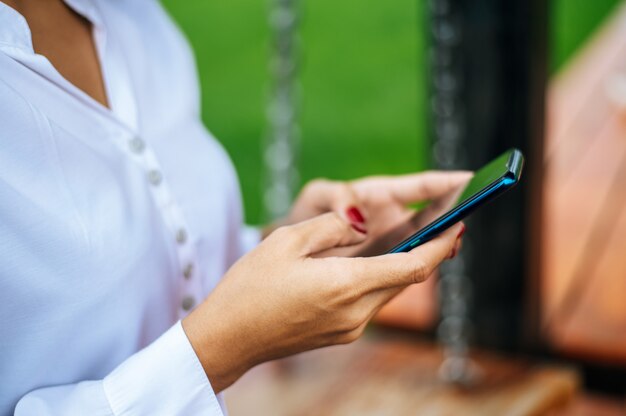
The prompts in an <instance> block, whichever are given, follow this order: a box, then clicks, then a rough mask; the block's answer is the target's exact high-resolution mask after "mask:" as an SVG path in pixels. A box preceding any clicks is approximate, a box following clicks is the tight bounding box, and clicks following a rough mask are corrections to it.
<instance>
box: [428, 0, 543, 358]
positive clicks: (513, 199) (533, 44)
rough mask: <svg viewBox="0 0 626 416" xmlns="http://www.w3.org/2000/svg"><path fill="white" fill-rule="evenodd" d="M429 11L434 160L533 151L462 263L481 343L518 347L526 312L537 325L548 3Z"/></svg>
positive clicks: (467, 165)
mask: <svg viewBox="0 0 626 416" xmlns="http://www.w3.org/2000/svg"><path fill="white" fill-rule="evenodd" d="M431 11H432V16H433V18H432V20H431V33H432V37H433V48H432V51H431V58H432V65H431V72H432V73H431V79H432V94H431V108H432V113H433V117H432V123H431V125H432V130H433V136H434V156H435V162H436V163H437V164H438V165H439V166H440V167H443V168H455V169H456V168H463V169H476V168H478V167H480V166H481V165H482V164H484V163H485V162H487V161H489V160H490V159H491V158H493V157H494V156H496V155H498V154H500V153H501V152H503V151H505V150H507V149H508V148H510V147H517V148H519V149H521V150H522V151H523V152H524V154H525V155H526V159H527V164H526V168H525V172H524V177H523V180H522V183H521V184H520V186H519V187H518V188H517V189H516V190H514V192H511V193H509V194H507V195H506V198H502V199H500V200H498V201H497V202H496V203H494V204H492V205H491V206H488V207H486V208H485V209H481V210H479V212H477V213H475V214H474V215H473V216H472V217H471V218H470V219H469V220H468V222H467V223H468V233H467V238H466V242H467V244H466V247H465V248H464V251H465V255H464V256H463V257H462V262H463V263H462V267H463V270H462V274H463V275H464V276H467V277H468V279H469V284H470V287H471V294H472V296H471V308H469V309H468V315H467V317H468V318H469V322H471V324H472V325H471V329H472V334H473V339H474V340H475V341H476V342H477V343H478V344H479V345H482V346H488V347H496V348H501V349H517V348H519V347H520V346H521V345H522V343H523V340H524V325H525V320H524V316H526V317H530V319H531V320H534V321H535V323H536V322H538V319H539V316H538V311H537V310H536V308H533V307H531V308H528V305H527V300H528V299H531V298H532V299H533V301H534V302H538V297H537V293H536V287H537V286H536V279H537V278H538V276H539V264H540V263H539V260H540V259H539V254H540V246H539V245H540V243H541V227H540V208H541V179H542V163H543V130H544V93H545V84H546V76H547V60H546V49H547V43H548V39H547V30H546V28H547V2H545V1H541V0H515V1H513V0H473V1H462V0H432V1H431ZM530 292H535V293H534V294H533V296H531V297H530V298H529V296H528V295H529V293H530ZM443 301H444V302H446V299H445V298H444V299H443ZM442 306H443V307H442V310H444V311H445V310H446V308H445V305H442ZM525 314H526V315H525ZM529 314H530V315H529ZM531 332H532V331H531Z"/></svg>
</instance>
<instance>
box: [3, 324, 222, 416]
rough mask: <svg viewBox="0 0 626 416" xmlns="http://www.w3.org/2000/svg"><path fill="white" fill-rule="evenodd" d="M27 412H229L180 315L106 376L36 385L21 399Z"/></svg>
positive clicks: (99, 415) (22, 415) (20, 408)
mask: <svg viewBox="0 0 626 416" xmlns="http://www.w3.org/2000/svg"><path fill="white" fill-rule="evenodd" d="M26 415H42V416H48V415H50V416H51V415H94V416H104V415H107V416H111V415H114V416H122V415H123V416H135V415H137V416H139V415H190V416H194V415H210V416H223V415H224V412H223V409H222V408H221V405H220V402H219V400H218V397H217V396H216V395H215V393H214V392H213V389H212V388H211V384H210V383H209V380H208V378H207V376H206V374H205V372H204V370H203V368H202V365H201V364H200V361H199V360H198V357H197V356H196V354H195V352H194V350H193V348H192V347H191V344H190V343H189V340H188V339H187V335H186V334H185V332H184V331H183V328H182V325H181V323H180V321H179V322H178V323H177V324H176V325H174V326H173V327H172V328H170V329H169V330H168V331H167V332H165V333H164V334H163V335H162V336H161V337H159V338H158V339H157V340H156V341H154V342H153V343H152V344H150V345H149V346H148V347H146V348H145V349H143V350H141V351H139V352H137V353H135V354H134V355H132V356H130V357H129V358H128V359H127V360H126V361H124V362H123V363H122V364H120V365H119V366H118V367H117V368H116V369H115V370H113V371H112V372H111V373H110V374H108V375H107V376H106V377H104V379H102V380H94V381H84V382H80V383H77V384H69V385H63V386H55V387H45V388H41V389H37V390H34V391H32V392H30V393H28V394H27V395H25V396H24V397H22V399H21V400H20V401H19V403H18V404H17V407H16V408H15V416H26Z"/></svg>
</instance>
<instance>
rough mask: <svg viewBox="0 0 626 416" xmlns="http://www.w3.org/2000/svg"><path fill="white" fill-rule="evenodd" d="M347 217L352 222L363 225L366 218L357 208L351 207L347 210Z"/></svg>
mask: <svg viewBox="0 0 626 416" xmlns="http://www.w3.org/2000/svg"><path fill="white" fill-rule="evenodd" d="M346 215H348V218H349V219H350V221H352V222H356V223H361V224H363V223H364V222H365V217H363V214H361V211H359V209H358V208H357V207H350V208H348V209H347V210H346Z"/></svg>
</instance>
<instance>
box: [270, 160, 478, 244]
mask: <svg viewBox="0 0 626 416" xmlns="http://www.w3.org/2000/svg"><path fill="white" fill-rule="evenodd" d="M471 177H472V173H471V172H465V171H454V172H444V171H428V172H423V173H417V174H409V175H401V176H372V177H367V178H363V179H358V180H355V181H350V182H340V181H330V180H326V179H316V180H313V181H311V182H309V183H308V184H307V185H306V186H305V187H304V188H303V189H302V191H301V192H300V194H299V195H298V198H297V199H296V201H295V203H294V205H293V208H292V210H291V212H290V213H289V215H288V216H287V217H286V218H285V219H283V220H282V221H279V222H278V223H277V224H276V226H280V225H288V224H294V223H297V222H301V221H304V220H306V219H309V218H312V217H315V216H317V215H320V214H323V213H325V212H330V211H334V212H337V213H338V214H339V215H342V216H343V217H344V218H346V219H347V220H349V221H350V223H351V224H352V226H353V228H355V229H356V230H357V231H360V232H362V233H364V234H367V237H368V238H367V239H366V240H365V241H364V242H363V243H361V244H359V245H358V246H355V247H346V248H342V249H335V250H334V251H333V252H332V253H326V254H327V255H330V254H332V255H342V256H355V255H361V256H362V255H374V254H380V253H382V252H384V251H386V250H387V249H389V248H391V247H392V246H393V245H395V244H396V243H399V242H400V241H401V240H403V239H404V238H406V237H408V236H409V235H410V234H412V233H413V232H415V231H416V230H417V229H419V228H420V227H422V226H424V225H426V224H425V223H426V222H427V221H429V220H432V219H433V218H430V217H433V216H434V215H436V214H435V213H437V212H438V211H440V210H441V209H442V207H445V206H446V205H450V204H451V202H453V201H450V200H449V199H450V198H451V197H452V198H454V196H453V194H454V192H452V191H454V190H455V189H457V188H460V187H461V186H463V185H465V184H466V183H467V182H468V180H469V179H470V178H471ZM425 201H430V202H431V203H430V204H429V205H428V206H427V207H426V208H425V209H423V210H421V211H419V212H418V211H416V210H415V209H412V208H410V205H413V204H417V203H422V202H425ZM272 228H273V227H272ZM272 228H269V229H268V230H266V232H267V234H269V232H271V229H272Z"/></svg>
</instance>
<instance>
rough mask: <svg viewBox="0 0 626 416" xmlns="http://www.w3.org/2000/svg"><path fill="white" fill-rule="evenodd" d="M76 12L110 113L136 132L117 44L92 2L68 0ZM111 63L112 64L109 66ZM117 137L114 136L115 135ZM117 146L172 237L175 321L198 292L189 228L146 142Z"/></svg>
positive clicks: (126, 138) (126, 140)
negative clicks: (140, 175)
mask: <svg viewBox="0 0 626 416" xmlns="http://www.w3.org/2000/svg"><path fill="white" fill-rule="evenodd" d="M68 3H69V4H70V5H72V7H74V8H75V9H76V10H77V11H79V12H81V14H83V15H84V16H85V17H86V18H88V19H89V20H90V21H91V23H92V24H93V25H94V39H95V43H96V49H97V51H98V56H99V58H100V62H101V65H102V74H103V77H104V78H105V84H106V87H107V93H108V94H109V100H110V104H111V106H112V109H113V113H115V115H116V116H118V117H120V120H119V121H120V124H121V125H123V126H125V127H129V129H131V130H135V131H136V130H138V129H139V120H138V112H137V108H136V101H135V98H134V96H133V94H132V88H131V83H130V80H129V78H128V73H127V71H125V69H126V68H125V60H124V57H123V54H122V52H121V50H120V49H119V47H117V46H118V45H115V44H114V43H108V44H107V43H106V41H107V36H106V30H105V26H106V25H104V24H102V16H101V15H100V13H99V11H98V7H97V6H98V5H97V3H95V2H86V3H82V2H78V1H75V0H69V1H68ZM111 62H114V63H115V64H112V63H111ZM116 137H117V136H116ZM119 137H120V138H121V140H119V141H118V143H117V144H118V147H120V149H121V150H122V151H123V152H124V153H125V154H127V155H130V156H131V159H132V160H133V162H134V163H136V164H138V165H139V167H140V168H141V169H142V170H143V171H144V172H145V176H146V186H148V187H149V189H150V193H151V194H152V197H153V200H154V202H155V204H156V205H157V207H158V210H159V212H160V213H161V215H162V218H163V221H164V223H165V225H166V226H167V228H168V231H169V234H170V235H171V236H172V239H173V244H174V246H175V250H176V258H177V259H178V267H177V270H178V276H177V278H178V279H180V281H179V283H178V284H179V288H180V297H179V307H178V314H179V318H182V317H184V316H185V315H186V314H188V313H189V312H190V311H191V309H192V308H193V307H194V306H195V304H196V299H195V297H194V296H193V294H194V293H196V294H197V293H201V291H200V290H201V287H200V280H199V279H198V278H194V269H195V268H196V267H195V265H196V264H197V256H196V252H195V244H194V239H193V238H190V235H189V228H188V226H187V223H186V221H185V218H184V216H183V213H182V211H181V209H180V207H179V205H178V204H177V202H176V201H175V199H174V197H173V194H172V192H171V191H170V188H169V185H168V183H167V181H166V180H165V178H164V175H163V170H162V168H161V166H160V164H159V161H158V159H157V157H156V155H155V153H154V151H153V150H152V149H151V147H150V146H149V145H148V143H147V142H146V141H145V140H144V139H143V138H142V137H140V136H139V134H137V133H132V132H122V133H121V135H120V136H119Z"/></svg>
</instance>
